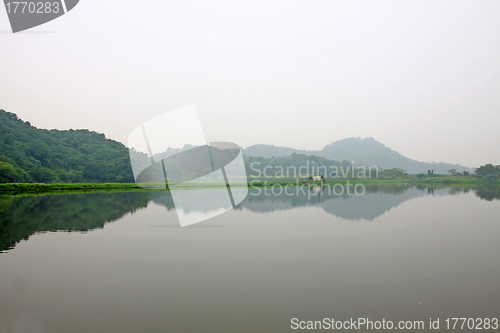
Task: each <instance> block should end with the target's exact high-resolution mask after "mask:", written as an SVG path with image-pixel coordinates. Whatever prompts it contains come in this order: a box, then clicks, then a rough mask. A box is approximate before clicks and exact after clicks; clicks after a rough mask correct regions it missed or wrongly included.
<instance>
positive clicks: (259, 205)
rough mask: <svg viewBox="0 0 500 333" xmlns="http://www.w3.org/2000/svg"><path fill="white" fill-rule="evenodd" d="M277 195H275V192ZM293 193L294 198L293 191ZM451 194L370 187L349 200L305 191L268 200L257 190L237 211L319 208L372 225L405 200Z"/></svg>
mask: <svg viewBox="0 0 500 333" xmlns="http://www.w3.org/2000/svg"><path fill="white" fill-rule="evenodd" d="M276 192H278V191H277V190H276ZM290 192H292V191H291V189H289V193H290ZM293 192H294V194H296V192H295V191H293ZM339 192H340V191H339ZM351 192H352V190H351ZM454 192H456V191H452V190H450V189H429V188H408V187H379V186H371V187H367V188H366V193H365V194H364V195H361V196H357V195H351V196H349V195H347V194H345V193H344V194H343V195H341V196H338V195H335V194H334V193H333V191H330V193H328V191H327V190H324V191H323V192H321V191H315V190H311V191H306V194H305V195H304V194H303V193H301V192H299V195H293V196H288V195H286V194H285V193H282V194H281V195H271V196H268V195H266V194H265V193H264V192H263V190H262V191H261V193H260V195H257V194H258V190H256V189H252V190H251V191H250V193H249V195H248V197H247V199H246V200H245V201H244V202H243V203H242V204H241V205H240V206H239V208H246V209H248V210H250V211H253V212H260V213H269V212H273V211H276V210H289V209H293V208H295V207H300V206H316V207H322V208H323V210H324V211H325V212H326V213H328V214H332V215H335V216H339V217H342V218H345V219H348V220H360V219H364V220H370V221H371V220H373V219H375V218H376V217H378V216H380V215H382V214H384V213H385V212H387V211H389V210H391V209H392V208H393V207H397V206H399V205H400V204H401V203H403V202H405V201H407V200H410V199H413V198H417V197H420V196H425V195H429V194H432V195H447V194H453V193H454ZM460 192H461V190H460ZM268 193H270V192H268Z"/></svg>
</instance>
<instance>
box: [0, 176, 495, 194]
mask: <svg viewBox="0 0 500 333" xmlns="http://www.w3.org/2000/svg"><path fill="white" fill-rule="evenodd" d="M347 182H349V183H350V184H365V185H401V186H405V185H406V186H417V185H432V186H435V185H464V186H483V185H489V186H491V185H493V186H500V181H498V180H496V181H493V182H487V183H486V182H484V181H483V180H482V179H481V178H476V177H449V176H443V177H429V178H425V179H417V178H402V179H379V178H377V179H366V178H360V179H335V180H326V181H324V182H323V183H321V182H320V181H309V184H310V185H316V186H320V185H322V184H323V185H334V184H346V183H347ZM173 185H174V184H172V186H173ZM239 185H241V186H246V185H248V186H251V187H263V186H273V185H282V186H285V185H290V186H297V185H298V186H302V185H304V181H301V180H299V181H297V180H296V179H293V180H291V179H287V180H280V179H263V180H257V179H253V180H251V181H249V182H248V183H244V182H242V183H241V184H239ZM306 185H307V184H306ZM175 186H176V187H181V188H186V189H189V188H191V189H194V188H207V187H210V188H217V187H224V186H225V184H207V183H190V184H175ZM167 190H168V187H167ZM97 191H99V192H101V191H105V192H106V191H107V192H110V191H111V192H122V191H155V189H144V188H141V187H139V186H137V185H136V184H135V183H71V184H68V183H60V184H44V183H7V184H0V194H4V195H8V194H37V193H68V192H97Z"/></svg>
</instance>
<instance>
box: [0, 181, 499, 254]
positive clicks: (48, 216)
mask: <svg viewBox="0 0 500 333" xmlns="http://www.w3.org/2000/svg"><path fill="white" fill-rule="evenodd" d="M261 190H263V189H261ZM191 191H193V190H191ZM194 191H200V193H199V194H200V195H201V194H202V193H201V191H203V190H194ZM467 191H469V189H435V188H434V189H433V188H426V187H422V188H405V187H397V186H371V187H367V188H366V193H365V194H364V195H363V196H361V197H357V196H353V197H348V196H347V195H344V196H340V197H339V196H335V195H333V194H330V195H328V193H327V192H323V193H321V195H320V196H318V193H315V192H310V195H309V197H308V195H307V192H306V193H305V194H302V193H299V195H293V196H286V195H284V194H282V195H278V196H275V195H271V196H265V194H264V193H263V192H262V193H261V195H255V194H257V193H256V192H257V191H256V190H255V189H250V194H249V195H248V197H247V199H245V201H243V202H242V203H241V204H240V205H239V206H238V207H237V208H236V209H238V210H242V209H247V210H249V211H252V212H261V213H268V212H273V211H280V210H290V209H294V208H296V207H308V206H317V207H322V208H323V209H324V210H325V212H327V213H329V214H333V215H336V216H340V217H343V218H345V219H349V220H358V219H366V220H373V219H374V218H376V217H377V216H380V215H382V214H384V213H385V212H387V211H389V210H390V209H391V208H393V207H396V206H398V205H400V204H401V203H403V202H404V201H407V200H410V199H412V198H416V197H420V196H424V195H428V194H434V195H449V194H455V193H462V192H467ZM474 191H475V193H476V195H477V196H479V197H480V198H481V199H486V200H493V199H500V190H499V189H498V188H481V189H474ZM293 192H294V193H295V189H294V190H293ZM150 202H153V203H155V204H157V205H161V206H164V207H166V208H167V209H168V210H171V209H174V204H173V202H172V197H171V195H170V192H168V191H144V192H120V193H79V194H59V195H36V196H0V251H5V250H9V249H12V248H13V247H14V246H15V245H16V244H17V243H19V242H20V241H21V240H23V239H24V240H26V239H28V238H29V237H30V236H31V235H33V234H35V233H40V232H47V231H76V232H86V231H88V230H92V229H96V228H102V227H103V226H104V225H105V224H106V223H108V222H112V221H116V220H118V219H120V218H121V217H123V216H124V215H125V214H127V213H133V212H135V211H137V210H138V209H142V208H145V207H146V206H147V205H148V203H150ZM197 203H198V205H196V209H198V210H201V211H203V201H198V202H197ZM200 204H201V209H200ZM183 208H184V209H185V210H186V211H194V210H195V206H192V207H183ZM207 210H208V208H207Z"/></svg>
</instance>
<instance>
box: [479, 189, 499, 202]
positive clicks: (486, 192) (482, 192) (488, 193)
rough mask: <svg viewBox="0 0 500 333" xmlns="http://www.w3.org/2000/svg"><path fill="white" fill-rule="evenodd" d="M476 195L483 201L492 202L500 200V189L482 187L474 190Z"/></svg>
mask: <svg viewBox="0 0 500 333" xmlns="http://www.w3.org/2000/svg"><path fill="white" fill-rule="evenodd" d="M474 192H476V195H477V196H478V197H480V198H481V199H485V200H487V201H492V200H493V199H500V188H498V187H482V188H477V189H475V190H474Z"/></svg>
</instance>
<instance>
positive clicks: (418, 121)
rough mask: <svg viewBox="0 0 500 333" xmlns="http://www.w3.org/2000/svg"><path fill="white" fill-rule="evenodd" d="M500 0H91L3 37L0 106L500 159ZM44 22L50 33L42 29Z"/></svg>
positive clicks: (117, 123) (80, 119)
mask: <svg viewBox="0 0 500 333" xmlns="http://www.w3.org/2000/svg"><path fill="white" fill-rule="evenodd" d="M499 17H500V1H497V0H491V1H478V0H474V1H472V0H471V1H456V0H453V1H435V0H433V1H421V0H419V1H401V0H398V1H334V0H328V1H290V0H287V1H272V0H271V1H270V0H268V1H263V2H258V1H247V2H243V1H217V2H215V1H212V2H209V1H199V2H195V1H164V0H150V1H142V2H138V1H131V0H121V1H102V0H100V1H97V0H80V3H79V4H78V5H77V6H76V7H75V8H74V9H73V10H72V11H70V12H69V13H68V14H66V15H64V16H62V17H60V18H58V19H56V20H54V21H52V22H49V23H46V24H44V25H42V26H39V27H35V28H33V29H31V30H28V31H27V32H26V33H17V34H12V33H9V31H10V26H9V23H8V19H7V14H6V11H5V10H4V8H0V31H1V33H0V108H3V109H5V110H7V111H10V112H14V113H17V114H18V115H19V117H20V118H21V119H23V120H29V121H30V122H31V124H33V125H34V126H37V127H41V128H57V129H69V128H74V129H77V128H88V129H91V130H94V131H97V132H102V133H105V134H106V136H107V137H108V138H112V139H115V140H118V141H121V142H123V143H126V142H127V137H128V135H129V133H130V132H131V131H132V130H133V129H134V128H135V127H137V126H138V125H140V124H141V123H143V122H145V121H147V120H148V119H150V118H153V117H155V116H157V115H160V114H162V113H164V112H166V111H170V110H174V109H176V108H180V107H183V106H187V105H191V104H196V106H197V108H198V111H199V113H200V115H201V116H202V118H203V119H202V120H203V125H204V129H205V134H206V137H207V138H208V139H209V140H210V141H230V142H234V143H236V144H239V145H240V146H243V147H247V146H249V145H252V144H257V143H269V144H274V145H279V146H289V147H294V148H301V149H321V148H322V147H323V146H324V145H326V144H328V143H331V142H333V141H336V140H339V139H343V138H346V137H358V136H359V137H363V138H364V137H374V138H375V139H377V140H379V141H381V142H382V143H384V144H385V145H387V146H389V147H390V148H392V149H395V150H397V151H399V152H400V153H402V154H403V155H405V156H408V157H410V158H413V159H417V160H422V161H429V162H432V161H444V162H452V163H461V164H464V165H466V166H471V167H473V166H478V165H481V164H485V163H494V164H500V150H499V146H500V145H499V144H500V126H499V125H500V19H499ZM42 32H51V33H42Z"/></svg>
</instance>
